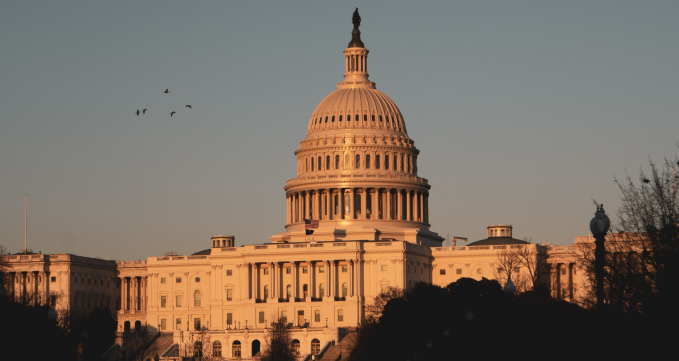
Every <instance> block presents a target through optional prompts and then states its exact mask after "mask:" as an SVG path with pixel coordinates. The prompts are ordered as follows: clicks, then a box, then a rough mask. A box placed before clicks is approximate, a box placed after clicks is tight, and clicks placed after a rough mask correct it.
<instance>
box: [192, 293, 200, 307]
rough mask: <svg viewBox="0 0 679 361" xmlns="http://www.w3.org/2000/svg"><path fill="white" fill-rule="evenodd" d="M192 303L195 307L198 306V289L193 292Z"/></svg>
mask: <svg viewBox="0 0 679 361" xmlns="http://www.w3.org/2000/svg"><path fill="white" fill-rule="evenodd" d="M193 305H194V306H196V307H199V306H200V291H198V290H196V292H194V293H193Z"/></svg>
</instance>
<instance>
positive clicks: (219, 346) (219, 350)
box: [212, 341, 222, 357]
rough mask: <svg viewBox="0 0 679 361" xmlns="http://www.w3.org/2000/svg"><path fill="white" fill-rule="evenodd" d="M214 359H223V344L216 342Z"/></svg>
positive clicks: (213, 353) (213, 349) (213, 346)
mask: <svg viewBox="0 0 679 361" xmlns="http://www.w3.org/2000/svg"><path fill="white" fill-rule="evenodd" d="M212 357H222V343H221V342H219V341H215V342H214V343H213V344H212Z"/></svg>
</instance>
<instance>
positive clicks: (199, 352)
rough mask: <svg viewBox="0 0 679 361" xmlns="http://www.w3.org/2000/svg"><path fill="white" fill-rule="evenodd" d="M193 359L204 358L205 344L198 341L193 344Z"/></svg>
mask: <svg viewBox="0 0 679 361" xmlns="http://www.w3.org/2000/svg"><path fill="white" fill-rule="evenodd" d="M193 357H203V343H202V342H200V341H196V342H195V343H194V344H193Z"/></svg>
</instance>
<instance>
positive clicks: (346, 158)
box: [344, 153, 349, 169]
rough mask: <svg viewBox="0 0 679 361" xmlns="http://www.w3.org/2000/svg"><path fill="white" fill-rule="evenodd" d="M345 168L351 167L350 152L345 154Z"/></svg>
mask: <svg viewBox="0 0 679 361" xmlns="http://www.w3.org/2000/svg"><path fill="white" fill-rule="evenodd" d="M344 169H349V153H347V154H345V155H344Z"/></svg>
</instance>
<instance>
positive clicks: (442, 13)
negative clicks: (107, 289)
mask: <svg viewBox="0 0 679 361" xmlns="http://www.w3.org/2000/svg"><path fill="white" fill-rule="evenodd" d="M356 6H358V7H359V11H360V14H361V17H362V24H361V32H362V39H363V41H364V43H365V46H366V48H367V49H369V50H370V56H369V59H368V61H369V68H368V69H370V79H371V80H372V81H374V82H376V83H377V88H378V89H379V90H381V91H382V92H384V93H385V94H387V95H388V96H389V97H390V98H391V99H392V100H393V101H394V102H395V103H396V104H397V105H398V107H399V108H400V110H401V112H402V113H403V116H404V119H405V122H406V126H407V129H408V134H409V136H410V138H411V139H413V140H414V141H415V146H416V147H417V148H418V149H419V150H420V151H421V153H420V156H419V158H418V166H419V169H418V171H419V175H420V176H422V177H424V178H427V179H428V180H429V182H430V184H431V185H432V189H431V191H430V212H429V213H430V222H431V229H432V230H433V231H434V232H438V233H439V234H440V235H445V234H447V233H448V234H450V235H451V236H458V237H468V238H469V239H470V241H474V240H479V239H483V238H485V235H486V227H487V226H488V225H491V224H499V223H501V224H512V225H513V226H514V237H515V238H520V239H523V238H524V237H526V238H528V239H530V240H532V241H533V242H537V243H540V242H550V243H552V244H555V245H569V244H572V243H573V242H574V237H575V236H578V235H586V234H588V232H589V229H588V228H589V221H590V219H591V218H592V217H593V215H594V211H595V207H594V205H593V203H592V199H596V200H597V201H598V202H600V203H603V204H604V207H605V208H606V210H607V211H608V213H609V214H614V213H615V211H616V209H617V207H618V206H619V205H620V192H619V190H618V188H617V186H616V184H615V182H614V180H615V177H618V178H625V177H626V176H627V174H629V175H630V176H631V177H633V178H634V179H635V180H636V179H637V178H638V173H639V171H640V170H646V169H648V163H649V161H655V162H662V161H663V159H664V158H672V159H673V158H675V157H676V156H677V154H679V147H678V145H677V144H678V142H679V71H678V70H679V22H678V21H677V19H679V2H677V1H623V0H618V1H431V2H428V1H418V2H414V1H393V0H392V1H354V2H347V1H332V2H319V1H286V2H281V1H268V2H262V1H238V2H237V1H190V2H189V1H170V0H165V1H151V0H147V1H107V2H102V1H59V2H55V1H12V2H7V3H5V4H3V10H2V12H0V244H1V245H4V246H5V247H7V249H8V250H9V251H10V252H18V251H19V250H21V249H22V248H23V243H24V242H23V241H24V197H25V195H26V194H28V204H29V206H28V209H29V210H28V247H29V248H32V249H33V251H35V252H38V251H40V252H42V253H75V254H78V255H83V256H89V257H101V258H104V259H118V260H136V259H145V258H146V257H150V256H159V255H162V254H163V253H165V252H170V251H173V252H177V253H179V254H190V253H193V252H196V251H199V250H202V249H206V248H208V247H209V245H210V237H211V235H215V234H229V235H234V236H236V243H237V245H243V244H256V243H266V242H270V241H269V237H270V236H271V235H273V234H277V233H280V232H283V231H284V225H285V214H286V213H285V192H284V190H283V187H284V185H285V182H286V181H287V180H289V179H291V178H294V177H295V176H296V175H295V169H296V160H295V155H294V151H295V150H296V149H297V147H298V146H299V142H300V141H301V140H302V139H304V137H305V134H306V127H307V123H308V120H309V117H310V116H311V112H312V111H313V110H314V108H315V107H316V105H317V104H318V103H319V102H320V101H321V100H322V99H323V98H324V97H325V96H326V95H328V94H329V93H331V92H332V91H334V90H335V89H336V84H337V83H338V82H340V81H342V80H343V64H344V56H343V53H342V51H343V50H344V49H345V48H346V46H347V44H348V43H349V41H350V40H351V30H352V25H351V16H352V13H353V11H354V8H355V7H356ZM166 88H169V89H170V94H164V93H163V91H164V90H165V89H166ZM187 104H191V105H193V109H191V110H190V109H188V108H185V107H184V106H185V105H187ZM144 108H147V109H149V111H148V112H147V114H145V115H142V116H137V115H136V114H135V112H136V110H137V109H144ZM171 111H176V112H177V114H175V115H174V116H173V117H170V112H171ZM613 218H614V217H613Z"/></svg>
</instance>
